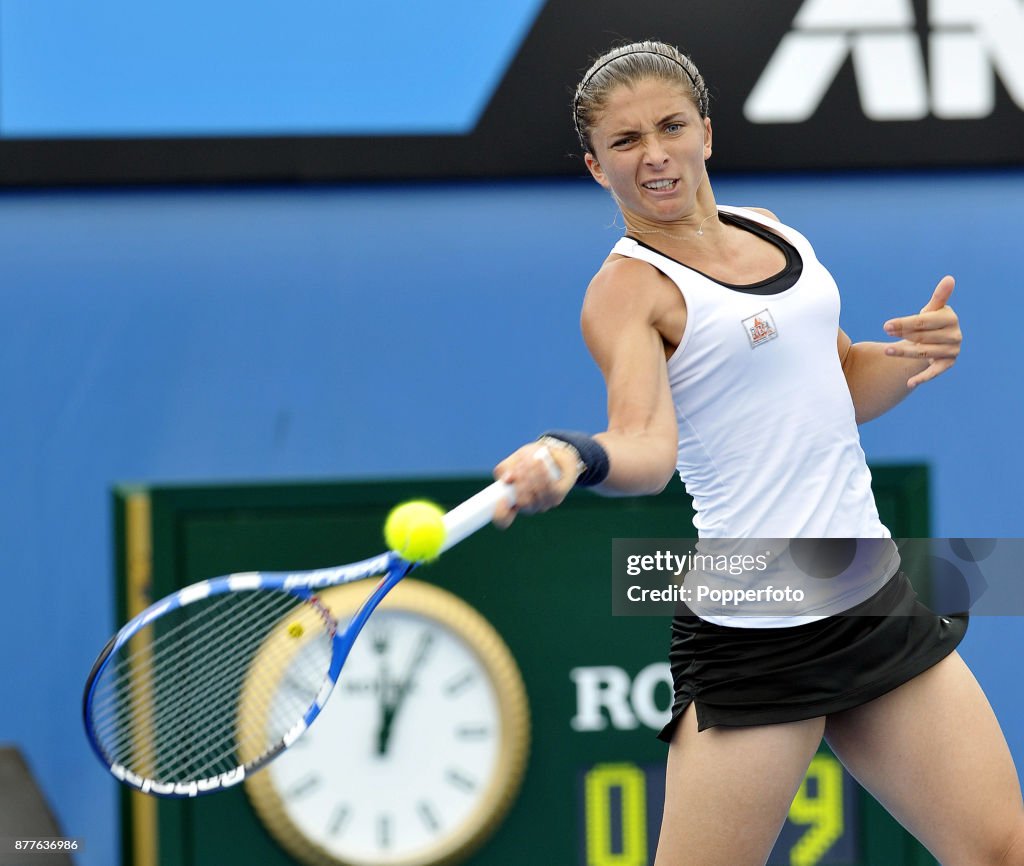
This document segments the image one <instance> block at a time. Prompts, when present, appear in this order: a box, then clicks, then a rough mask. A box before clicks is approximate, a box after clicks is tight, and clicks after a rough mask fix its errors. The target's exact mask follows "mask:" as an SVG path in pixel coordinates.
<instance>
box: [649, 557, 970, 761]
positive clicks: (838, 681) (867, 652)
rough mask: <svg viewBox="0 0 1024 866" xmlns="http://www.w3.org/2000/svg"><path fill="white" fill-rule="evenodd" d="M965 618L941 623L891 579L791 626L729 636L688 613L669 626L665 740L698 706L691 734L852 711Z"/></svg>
mask: <svg viewBox="0 0 1024 866" xmlns="http://www.w3.org/2000/svg"><path fill="white" fill-rule="evenodd" d="M967 620H968V617H967V614H957V615H950V616H939V615H937V614H935V613H934V612H932V611H931V610H929V609H928V608H927V607H925V606H924V605H923V604H922V603H921V602H920V601H919V600H918V598H917V593H916V592H914V588H913V587H912V586H911V584H910V581H909V580H908V579H907V577H906V576H905V575H904V574H902V573H898V574H896V575H894V576H893V578H892V579H891V580H890V581H889V582H888V583H886V585H885V586H883V587H882V588H881V589H880V590H879V591H878V592H877V593H875V595H873V596H872V597H871V598H869V599H868V600H867V601H864V602H862V603H861V604H859V605H857V606H856V607H853V608H851V609H850V610H848V611H845V612H844V613H842V614H840V615H838V616H832V617H829V618H827V619H823V620H819V621H818V622H812V623H807V624H805V625H798V626H793V627H792V628H732V627H729V626H719V625H714V624H712V623H709V622H705V621H704V620H702V619H700V618H698V617H697V616H695V615H694V614H693V613H691V612H689V609H685V610H681V611H680V612H679V613H678V614H677V615H676V617H675V618H674V619H673V621H672V647H671V651H670V655H669V660H670V662H671V668H672V681H673V688H674V692H675V697H674V700H673V704H672V720H671V721H670V722H669V723H668V724H667V725H666V726H665V727H664V728H663V729H662V731H661V733H659V734H658V738H659V739H661V740H664V741H665V742H670V741H671V739H672V734H673V733H674V731H675V728H676V725H677V724H678V723H679V719H680V718H681V717H682V715H683V712H684V711H685V710H686V708H687V707H688V706H689V705H690V704H691V703H694V704H696V710H697V728H698V730H701V731H703V730H705V729H707V728H710V727H714V726H716V725H723V726H741V725H766V724H777V723H780V722H796V721H800V720H802V719H811V718H816V717H818V716H827V715H829V714H830V713H838V712H841V711H842V710H848V709H851V708H852V707H856V706H860V705H861V704H865V703H867V702H868V701H871V700H874V699H875V698H877V697H879V696H881V695H883V694H885V693H886V692H888V691H891V690H892V689H894V688H896V687H897V686H900V685H902V684H903V683H905V682H907V681H908V680H910V679H913V678H914V677H915V676H917V675H918V674H919V673H921V672H922V671H925V670H927V669H928V668H930V667H931V666H932V665H934V664H936V663H937V662H939V661H941V660H942V659H943V658H945V657H946V656H947V655H949V654H950V653H951V652H953V650H954V649H956V647H957V645H958V644H959V643H960V641H961V640H962V639H963V636H964V633H965V632H966V631H967Z"/></svg>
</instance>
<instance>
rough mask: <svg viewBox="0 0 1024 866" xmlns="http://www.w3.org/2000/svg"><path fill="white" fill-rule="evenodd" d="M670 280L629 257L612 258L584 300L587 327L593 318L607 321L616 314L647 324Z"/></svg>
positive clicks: (584, 319)
mask: <svg viewBox="0 0 1024 866" xmlns="http://www.w3.org/2000/svg"><path fill="white" fill-rule="evenodd" d="M667 282H668V278H667V277H666V276H665V275H664V274H663V273H661V271H659V270H658V269H657V268H656V267H654V266H653V265H651V264H648V263H647V262H644V261H641V260H640V259H633V258H629V257H628V256H610V257H609V258H608V259H607V260H606V261H605V263H604V264H603V265H602V266H601V269H600V270H599V271H598V272H597V273H596V274H595V275H594V278H593V279H592V280H591V281H590V285H589V286H587V294H586V297H585V298H584V299H583V322H584V326H585V325H586V324H587V321H588V319H592V318H594V317H597V318H599V319H600V320H603V321H608V318H607V317H608V316H609V315H610V314H614V315H617V316H620V317H621V316H625V317H629V318H632V316H635V315H642V316H643V317H644V318H645V319H647V320H648V321H651V320H652V314H653V313H654V311H655V310H656V309H657V307H658V304H659V302H660V301H661V300H662V299H663V298H664V295H665V289H666V283H667Z"/></svg>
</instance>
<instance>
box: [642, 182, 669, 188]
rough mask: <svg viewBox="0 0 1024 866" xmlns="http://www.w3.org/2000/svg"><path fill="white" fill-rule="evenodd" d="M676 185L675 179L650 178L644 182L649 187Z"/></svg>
mask: <svg viewBox="0 0 1024 866" xmlns="http://www.w3.org/2000/svg"><path fill="white" fill-rule="evenodd" d="M674 185H675V181H674V180H650V181H648V182H647V183H645V184H644V186H645V187H647V189H668V188H669V187H670V186H674Z"/></svg>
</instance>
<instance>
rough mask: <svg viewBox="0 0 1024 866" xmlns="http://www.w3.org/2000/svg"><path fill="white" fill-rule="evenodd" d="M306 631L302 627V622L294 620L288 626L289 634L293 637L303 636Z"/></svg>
mask: <svg viewBox="0 0 1024 866" xmlns="http://www.w3.org/2000/svg"><path fill="white" fill-rule="evenodd" d="M305 631H306V630H305V629H304V628H303V627H302V623H301V622H293V623H292V624H291V625H289V626H288V634H289V636H291V637H302V635H303V634H304V633H305Z"/></svg>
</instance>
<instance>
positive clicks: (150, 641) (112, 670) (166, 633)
mask: <svg viewBox="0 0 1024 866" xmlns="http://www.w3.org/2000/svg"><path fill="white" fill-rule="evenodd" d="M254 595H258V596H259V599H260V602H261V603H262V604H263V605H266V606H267V607H268V608H269V607H270V606H272V605H274V604H277V603H278V600H279V598H280V596H279V595H278V594H276V593H256V594H254ZM290 601H291V603H294V599H290ZM238 603H239V601H238V597H236V596H234V595H232V594H230V593H226V594H224V595H219V596H214V597H213V600H212V601H210V602H208V603H206V602H204V603H201V604H200V603H196V604H193V605H192V606H190V607H186V608H179V609H178V610H177V611H175V614H176V615H177V616H178V617H179V618H180V620H181V621H180V622H179V623H178V624H177V625H173V626H171V625H170V624H169V620H168V618H167V617H165V618H163V619H159V620H155V621H154V623H152V624H150V626H149V627H148V628H147V629H146V630H143V631H142V632H140V633H139V634H136V635H134V636H133V637H132V638H131V639H130V640H129V642H128V644H127V645H126V646H124V647H122V648H121V650H120V657H119V659H118V661H117V662H116V663H114V664H111V665H110V666H109V668H108V672H107V673H106V677H105V680H104V682H103V683H101V684H100V685H98V686H97V692H98V693H100V692H101V690H105V691H111V690H114V689H117V690H119V691H120V694H119V697H121V698H123V699H124V700H133V699H134V695H135V693H137V692H139V691H142V690H151V689H152V684H153V681H154V674H155V673H156V672H157V671H159V676H160V677H161V679H162V678H163V677H164V676H166V675H167V672H166V671H167V665H168V664H169V663H171V662H172V661H173V660H174V659H173V656H175V655H178V656H180V655H181V652H182V646H183V645H184V643H183V641H184V638H185V637H186V636H185V635H183V634H182V633H183V632H184V631H185V630H186V629H190V628H191V629H195V628H196V627H197V626H198V624H199V623H198V621H199V619H200V618H201V617H207V618H208V619H209V622H206V623H204V624H203V627H204V628H207V629H210V630H211V634H216V632H215V631H213V629H215V628H217V627H219V626H221V625H222V624H225V623H231V622H233V621H235V619H236V617H237V613H236V611H235V609H234V608H235V607H237V605H238ZM257 612H258V609H257V608H256V607H254V608H253V610H252V612H251V613H252V614H255V613H257ZM157 623H159V627H158V626H157ZM108 706H110V708H111V710H112V712H111V713H107V714H103V713H100V712H96V713H95V714H94V716H95V718H96V719H97V720H99V719H102V718H104V717H106V716H107V715H111V714H113V711H116V709H117V706H116V704H108Z"/></svg>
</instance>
